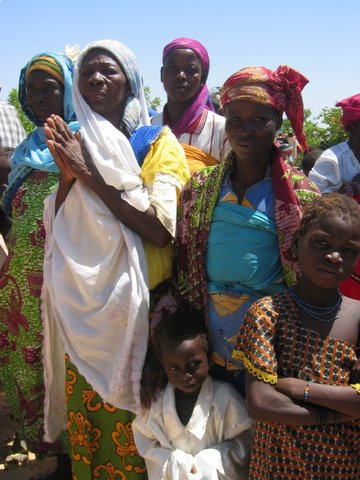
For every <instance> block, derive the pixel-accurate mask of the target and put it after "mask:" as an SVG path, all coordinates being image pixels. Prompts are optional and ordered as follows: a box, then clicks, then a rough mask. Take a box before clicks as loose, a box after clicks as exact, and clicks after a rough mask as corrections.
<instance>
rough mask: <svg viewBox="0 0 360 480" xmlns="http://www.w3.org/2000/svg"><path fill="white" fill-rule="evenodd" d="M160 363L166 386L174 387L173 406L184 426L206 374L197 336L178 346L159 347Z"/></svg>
mask: <svg viewBox="0 0 360 480" xmlns="http://www.w3.org/2000/svg"><path fill="white" fill-rule="evenodd" d="M161 362H162V366H163V369H164V371H165V373H166V376H167V379H168V381H169V383H171V384H172V385H173V387H174V388H175V404H176V411H177V414H178V416H179V419H180V421H181V423H182V424H183V425H187V424H188V423H189V420H190V418H191V415H192V412H193V410H194V406H195V404H196V400H197V398H198V395H199V392H200V389H201V385H202V383H203V382H204V381H205V379H206V378H207V376H208V372H209V363H208V359H207V353H206V351H205V349H204V345H203V341H202V339H201V337H200V335H198V336H197V337H195V338H192V339H189V340H184V341H183V342H181V343H180V344H165V342H163V343H162V345H161Z"/></svg>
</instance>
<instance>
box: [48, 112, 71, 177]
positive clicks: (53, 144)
mask: <svg viewBox="0 0 360 480" xmlns="http://www.w3.org/2000/svg"><path fill="white" fill-rule="evenodd" d="M58 124H59V122H57V123H55V115H53V116H52V117H50V118H48V119H47V121H46V123H45V125H44V130H45V134H46V136H47V140H46V144H47V146H48V148H49V150H50V152H51V154H52V156H53V157H54V160H55V163H56V165H57V166H58V168H59V170H60V177H61V179H62V180H63V181H64V182H65V183H67V182H69V183H72V182H73V181H74V180H75V176H74V175H73V174H72V173H71V171H70V169H69V168H68V166H67V160H66V157H64V156H63V155H62V154H61V151H60V148H59V146H60V144H59V141H60V139H61V135H60V134H59V133H58V128H60V127H58V126H57V125H58ZM65 125H66V124H65ZM65 133H66V131H65V129H64V134H65Z"/></svg>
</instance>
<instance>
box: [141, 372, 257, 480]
mask: <svg viewBox="0 0 360 480" xmlns="http://www.w3.org/2000/svg"><path fill="white" fill-rule="evenodd" d="M252 425H253V421H252V420H251V419H250V418H249V416H248V414H247V411H246V408H245V402H244V400H243V398H242V396H241V395H240V394H239V393H238V392H237V391H236V390H235V389H234V387H233V386H232V385H230V384H228V383H225V382H222V381H219V380H215V379H212V378H211V377H208V378H207V379H206V380H205V382H204V383H203V385H202V387H201V390H200V393H199V396H198V399H197V402H196V404H195V407H194V410H193V413H192V415H191V418H190V420H189V422H188V424H187V425H186V426H184V425H183V424H182V423H181V421H180V419H179V417H178V415H177V412H176V406H175V390H174V387H173V386H172V385H171V384H168V385H167V387H166V388H165V390H163V391H162V392H161V393H160V394H159V396H158V398H157V400H156V402H155V403H153V404H152V406H151V408H150V410H145V411H144V412H143V415H142V416H138V417H137V418H136V419H135V421H134V422H133V432H134V438H135V443H136V446H137V448H138V451H139V453H140V454H141V455H142V456H143V457H144V459H145V462H146V468H147V471H148V476H149V480H188V479H192V480H218V479H228V480H230V479H231V480H232V479H233V480H235V479H236V480H238V479H240V480H241V479H246V478H247V468H248V462H249V457H250V449H251V445H252V433H253V432H252ZM193 467H195V468H196V471H197V472H196V473H191V470H192V468H193Z"/></svg>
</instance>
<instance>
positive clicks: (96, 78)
mask: <svg viewBox="0 0 360 480" xmlns="http://www.w3.org/2000/svg"><path fill="white" fill-rule="evenodd" d="M102 82H103V77H102V75H101V74H100V72H93V73H92V75H91V76H90V78H89V83H91V84H92V85H98V84H99V83H102Z"/></svg>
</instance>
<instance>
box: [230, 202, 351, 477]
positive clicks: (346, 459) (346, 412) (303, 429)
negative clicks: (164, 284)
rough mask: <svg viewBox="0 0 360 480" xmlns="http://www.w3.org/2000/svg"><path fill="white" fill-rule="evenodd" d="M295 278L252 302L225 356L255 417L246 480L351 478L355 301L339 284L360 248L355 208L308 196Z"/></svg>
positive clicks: (299, 234) (297, 239) (297, 246)
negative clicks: (238, 367) (240, 377)
mask: <svg viewBox="0 0 360 480" xmlns="http://www.w3.org/2000/svg"><path fill="white" fill-rule="evenodd" d="M294 249H295V250H296V254H297V258H298V262H299V266H300V268H301V276H300V279H299V281H298V283H297V284H296V285H295V286H294V287H292V288H290V289H289V290H288V291H287V292H283V293H281V294H278V295H274V296H268V297H264V298H261V299H259V300H258V301H257V302H255V303H254V304H253V305H252V306H251V307H250V309H249V311H248V312H247V315H246V317H245V320H244V324H243V326H242V327H241V329H240V334H239V337H238V341H237V347H236V349H235V350H234V356H235V357H236V358H240V359H241V360H242V361H243V362H244V365H245V367H246V369H247V372H246V398H247V407H248V410H249V414H250V415H251V416H252V417H253V418H254V419H256V420H257V424H256V433H255V440H254V447H253V450H252V453H251V465H250V476H249V478H250V479H253V480H262V479H269V478H272V479H276V480H280V479H284V480H288V479H290V478H293V479H295V478H296V479H310V478H311V479H312V480H332V479H335V478H338V479H340V478H343V479H345V478H346V479H347V480H349V479H355V478H356V479H360V441H359V438H360V383H359V367H360V365H359V360H358V359H357V357H359V353H360V352H359V348H360V338H359V335H360V333H359V332H360V302H359V301H357V300H354V299H351V298H348V297H345V296H343V295H341V293H340V292H339V285H340V284H341V282H342V281H343V280H344V279H345V278H347V277H348V276H349V275H350V274H351V272H352V271H353V269H354V268H355V265H356V262H357V259H358V258H359V255H360V205H359V204H357V203H356V202H355V200H353V199H352V198H350V197H348V196H347V195H340V194H330V195H324V196H322V197H318V198H316V199H314V200H313V201H312V202H311V203H309V204H308V205H307V206H306V208H305V210H304V213H303V217H302V220H301V222H300V227H299V230H298V232H297V234H296V236H295V240H294Z"/></svg>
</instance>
